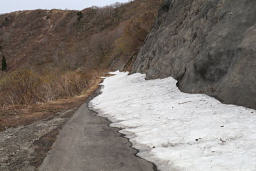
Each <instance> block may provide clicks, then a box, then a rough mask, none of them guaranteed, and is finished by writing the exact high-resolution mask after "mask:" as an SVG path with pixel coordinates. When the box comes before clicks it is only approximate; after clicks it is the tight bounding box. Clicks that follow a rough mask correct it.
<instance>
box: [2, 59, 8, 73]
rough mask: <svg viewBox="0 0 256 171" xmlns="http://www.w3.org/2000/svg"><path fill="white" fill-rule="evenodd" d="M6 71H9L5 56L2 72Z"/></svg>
mask: <svg viewBox="0 0 256 171" xmlns="http://www.w3.org/2000/svg"><path fill="white" fill-rule="evenodd" d="M6 70H7V63H6V59H5V56H3V58H2V71H6Z"/></svg>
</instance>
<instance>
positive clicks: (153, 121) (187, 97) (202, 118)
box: [90, 71, 256, 171]
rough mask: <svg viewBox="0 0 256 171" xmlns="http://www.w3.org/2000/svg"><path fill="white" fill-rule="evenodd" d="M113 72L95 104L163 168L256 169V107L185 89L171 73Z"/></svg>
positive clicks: (168, 170)
mask: <svg viewBox="0 0 256 171" xmlns="http://www.w3.org/2000/svg"><path fill="white" fill-rule="evenodd" d="M111 74H113V76H111V77H108V78H105V80H104V82H103V83H102V84H101V85H102V86H103V88H102V90H101V92H102V93H101V94H100V95H99V96H97V97H96V98H94V99H93V100H92V101H91V102H90V107H91V108H92V109H93V110H96V111H100V112H99V115H101V116H104V117H107V118H108V119H110V120H111V121H112V122H113V124H111V126H113V127H119V128H122V131H121V132H122V133H124V134H126V136H127V137H128V138H129V139H130V141H131V142H132V143H133V146H134V147H135V148H137V149H139V150H140V153H139V154H138V155H139V156H141V157H143V158H145V159H147V160H150V161H152V162H154V163H155V164H156V165H157V166H158V168H159V169H160V170H163V171H174V170H186V171H188V170H189V171H255V170H256V145H255V143H256V111H255V110H252V109H248V108H244V107H239V106H235V105H226V104H222V103H220V102H219V101H217V100H216V99H214V98H212V97H209V96H207V95H202V94H186V93H182V92H181V91H180V90H179V89H178V88H177V87H176V83H177V81H176V80H175V79H173V78H172V77H169V78H165V79H157V80H145V75H144V74H132V75H128V73H127V72H125V73H124V72H118V71H117V72H112V73H111ZM252 98H253V97H252Z"/></svg>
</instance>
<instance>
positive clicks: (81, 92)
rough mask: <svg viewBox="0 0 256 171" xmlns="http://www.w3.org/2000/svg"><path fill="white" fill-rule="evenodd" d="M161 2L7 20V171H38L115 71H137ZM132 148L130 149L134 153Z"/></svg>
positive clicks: (1, 161)
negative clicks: (74, 118) (62, 131)
mask: <svg viewBox="0 0 256 171" xmlns="http://www.w3.org/2000/svg"><path fill="white" fill-rule="evenodd" d="M160 4H161V0H159V1H158V0H147V1H145V0H135V1H133V2H130V3H127V4H115V5H113V6H107V7H104V8H96V7H93V8H87V9H84V10H82V11H68V10H57V9H55V10H33V11H18V12H13V13H9V14H4V15H0V58H1V59H2V57H3V56H4V57H5V58H6V61H7V71H6V72H0V139H1V142H0V150H1V149H2V150H1V153H0V170H26V171H27V170H36V168H38V167H39V166H40V165H41V163H42V162H43V160H44V158H45V157H46V154H47V152H48V151H49V150H50V149H51V147H52V145H53V143H54V142H55V139H56V137H57V135H58V134H59V130H60V129H61V128H62V126H63V125H65V123H66V122H67V121H69V119H70V118H71V117H72V116H73V115H74V113H75V111H76V110H77V109H78V107H79V106H81V104H84V103H85V101H86V99H88V97H90V96H91V95H92V94H93V93H94V91H95V90H96V89H97V88H98V85H99V83H100V82H101V81H102V78H101V77H102V76H105V75H106V74H105V73H106V72H107V71H109V70H116V69H120V70H123V69H124V70H130V69H131V64H132V62H133V60H134V56H135V55H136V54H137V52H138V50H139V48H140V46H142V45H143V43H144V40H145V38H146V36H147V34H148V33H149V32H150V30H151V28H152V25H153V24H154V22H155V18H156V16H157V11H158V9H159V6H160ZM129 148H130V147H129Z"/></svg>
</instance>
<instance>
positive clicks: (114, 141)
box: [39, 103, 156, 171]
mask: <svg viewBox="0 0 256 171" xmlns="http://www.w3.org/2000/svg"><path fill="white" fill-rule="evenodd" d="M109 124H110V122H109V121H108V120H106V119H105V118H102V117H99V116H97V115H96V113H94V112H93V111H90V110H89V109H88V103H85V104H84V105H82V106H81V107H80V108H79V110H78V111H77V112H76V113H75V114H74V116H73V117H72V118H71V119H70V121H69V122H68V123H67V124H66V125H65V126H64V128H63V129H62V130H61V131H60V134H59V136H58V138H57V140H56V142H55V143H54V145H53V147H52V150H51V151H50V152H49V153H48V155H47V157H46V158H45V160H44V162H43V164H42V165H41V167H40V168H39V171H154V170H156V168H155V166H154V165H153V164H152V163H150V162H147V161H145V160H143V159H141V158H139V157H136V156H135V154H136V150H135V149H133V148H131V143H130V142H129V141H128V140H127V139H126V138H124V137H122V136H121V134H120V133H118V129H116V128H111V127H109Z"/></svg>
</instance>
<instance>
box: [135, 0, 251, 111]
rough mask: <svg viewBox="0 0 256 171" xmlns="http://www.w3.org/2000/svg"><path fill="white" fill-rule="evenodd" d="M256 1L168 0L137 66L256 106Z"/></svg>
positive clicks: (191, 89) (151, 75) (188, 87)
mask: <svg viewBox="0 0 256 171" xmlns="http://www.w3.org/2000/svg"><path fill="white" fill-rule="evenodd" d="M255 6H256V1H253V0H235V1H219V0H211V1H210V0H207V1H201V0H193V1H191V0H179V1H174V0H166V1H165V4H164V5H163V6H162V8H161V10H160V11H159V17H158V20H157V22H156V24H155V26H154V28H153V31H152V32H151V33H150V34H149V36H148V38H147V41H146V42H145V45H144V46H143V47H142V49H141V50H140V52H139V55H138V57H137V58H136V61H135V64H134V66H133V72H142V73H146V74H147V78H148V79H155V78H165V77H168V76H172V77H174V78H175V79H177V80H178V81H179V82H178V84H177V85H178V87H179V88H180V89H181V90H182V91H184V92H188V93H204V94H208V95H211V96H214V97H216V98H218V99H219V100H221V101H222V102H224V103H228V104H230V103H231V104H236V105H242V106H246V107H250V108H254V109H256V98H255V96H256V89H255V87H256V57H255V54H256V37H255V35H256V34H255V33H256V32H255V30H256V10H255Z"/></svg>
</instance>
